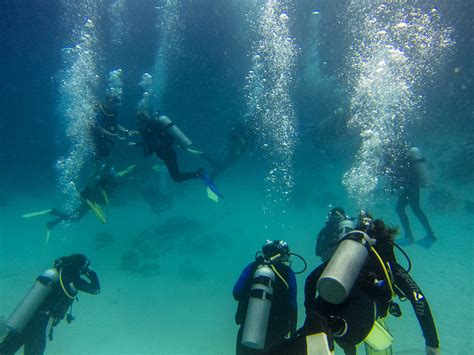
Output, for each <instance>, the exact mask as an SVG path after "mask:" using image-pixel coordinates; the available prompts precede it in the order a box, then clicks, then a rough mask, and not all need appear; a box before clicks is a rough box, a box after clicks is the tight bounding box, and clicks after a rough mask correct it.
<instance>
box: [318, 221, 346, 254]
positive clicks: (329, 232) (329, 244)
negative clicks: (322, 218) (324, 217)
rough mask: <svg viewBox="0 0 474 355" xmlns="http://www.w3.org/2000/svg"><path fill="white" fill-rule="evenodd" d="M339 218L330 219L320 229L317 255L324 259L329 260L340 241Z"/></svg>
mask: <svg viewBox="0 0 474 355" xmlns="http://www.w3.org/2000/svg"><path fill="white" fill-rule="evenodd" d="M339 222H340V221H339V220H336V221H334V220H329V221H327V222H326V225H325V226H324V227H323V228H322V229H321V230H320V231H319V234H318V237H317V239H316V250H315V252H316V255H317V256H319V257H321V259H322V260H323V261H326V260H329V258H330V257H331V256H332V254H333V253H334V251H335V249H336V247H337V242H338V241H339Z"/></svg>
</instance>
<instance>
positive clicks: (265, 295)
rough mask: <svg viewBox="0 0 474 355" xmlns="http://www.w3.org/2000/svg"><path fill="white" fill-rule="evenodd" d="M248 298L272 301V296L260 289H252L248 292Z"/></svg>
mask: <svg viewBox="0 0 474 355" xmlns="http://www.w3.org/2000/svg"><path fill="white" fill-rule="evenodd" d="M250 297H253V298H258V299H262V300H269V301H272V300H273V295H272V294H271V293H268V292H267V291H265V290H262V289H253V290H251V291H250Z"/></svg>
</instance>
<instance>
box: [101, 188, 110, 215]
mask: <svg viewBox="0 0 474 355" xmlns="http://www.w3.org/2000/svg"><path fill="white" fill-rule="evenodd" d="M99 191H100V194H101V195H102V197H103V198H104V202H105V206H107V211H108V210H110V202H109V195H107V191H105V190H104V189H101V188H100V187H99Z"/></svg>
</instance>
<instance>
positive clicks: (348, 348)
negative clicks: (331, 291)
mask: <svg viewBox="0 0 474 355" xmlns="http://www.w3.org/2000/svg"><path fill="white" fill-rule="evenodd" d="M375 249H376V250H377V252H378V253H379V255H380V256H381V258H382V259H383V260H384V262H388V263H389V264H390V268H391V270H392V273H393V278H394V281H395V284H394V286H395V289H396V293H397V295H398V296H400V297H406V298H407V299H408V300H410V302H411V303H412V306H413V309H414V311H415V314H416V317H417V318H418V322H419V323H420V326H421V329H422V331H423V335H424V338H425V342H426V345H428V346H431V347H434V348H437V347H439V343H438V336H437V333H436V327H435V324H434V321H433V317H432V315H431V311H430V308H429V305H428V301H427V300H426V298H425V297H424V295H423V294H422V292H421V290H420V289H419V287H418V286H417V285H416V283H415V281H413V279H412V278H411V277H410V275H409V274H408V273H407V272H406V271H405V270H404V269H403V267H401V266H400V265H399V264H398V263H397V261H396V259H395V255H394V253H393V246H392V245H391V244H390V242H387V241H383V240H378V241H377V244H376V245H375ZM326 265H327V263H324V264H321V265H320V266H318V267H317V268H316V269H315V270H314V271H313V272H312V273H311V274H310V275H309V276H308V278H307V279H306V284H305V308H306V316H307V320H306V321H307V322H310V323H311V322H315V319H316V321H318V322H320V321H319V318H321V317H322V318H323V319H324V318H325V319H326V322H328V323H329V324H330V323H331V322H335V320H336V319H337V318H341V319H345V320H346V322H347V323H348V331H347V333H346V334H345V335H344V336H343V337H339V338H337V337H336V338H334V340H335V341H336V342H337V343H338V344H339V345H340V346H341V347H342V348H343V349H344V352H345V353H346V354H356V350H355V347H356V345H357V344H358V343H360V342H361V341H363V340H364V339H365V337H366V336H367V335H368V333H369V332H370V330H371V328H372V325H373V323H374V321H375V319H377V318H384V317H386V316H387V314H388V311H389V309H390V307H392V305H393V304H392V302H391V295H390V291H389V288H388V283H387V282H386V281H385V282H382V283H380V282H377V280H385V275H384V273H383V269H382V267H381V266H380V263H379V261H378V260H377V259H376V257H375V255H374V254H373V253H370V254H369V257H368V258H367V261H366V263H365V264H364V267H363V268H362V270H361V272H360V274H359V277H358V279H357V281H356V283H355V284H354V286H353V288H352V290H351V293H350V295H349V297H348V299H347V300H346V301H345V302H344V303H343V304H341V305H334V304H331V303H328V302H326V301H324V300H323V299H322V298H321V297H316V288H317V282H318V280H319V278H320V276H321V274H322V272H323V271H324V268H325V267H326ZM374 306H375V309H376V316H375V317H374ZM332 317H336V318H332ZM308 318H309V319H308ZM335 324H337V323H335ZM333 331H334V329H333ZM331 337H332V336H331Z"/></svg>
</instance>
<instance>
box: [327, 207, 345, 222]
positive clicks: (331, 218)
mask: <svg viewBox="0 0 474 355" xmlns="http://www.w3.org/2000/svg"><path fill="white" fill-rule="evenodd" d="M327 218H328V222H334V223H339V222H340V221H343V220H344V219H346V218H347V215H346V211H344V208H342V207H334V208H331V209H330V210H329V212H328V217H327Z"/></svg>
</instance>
